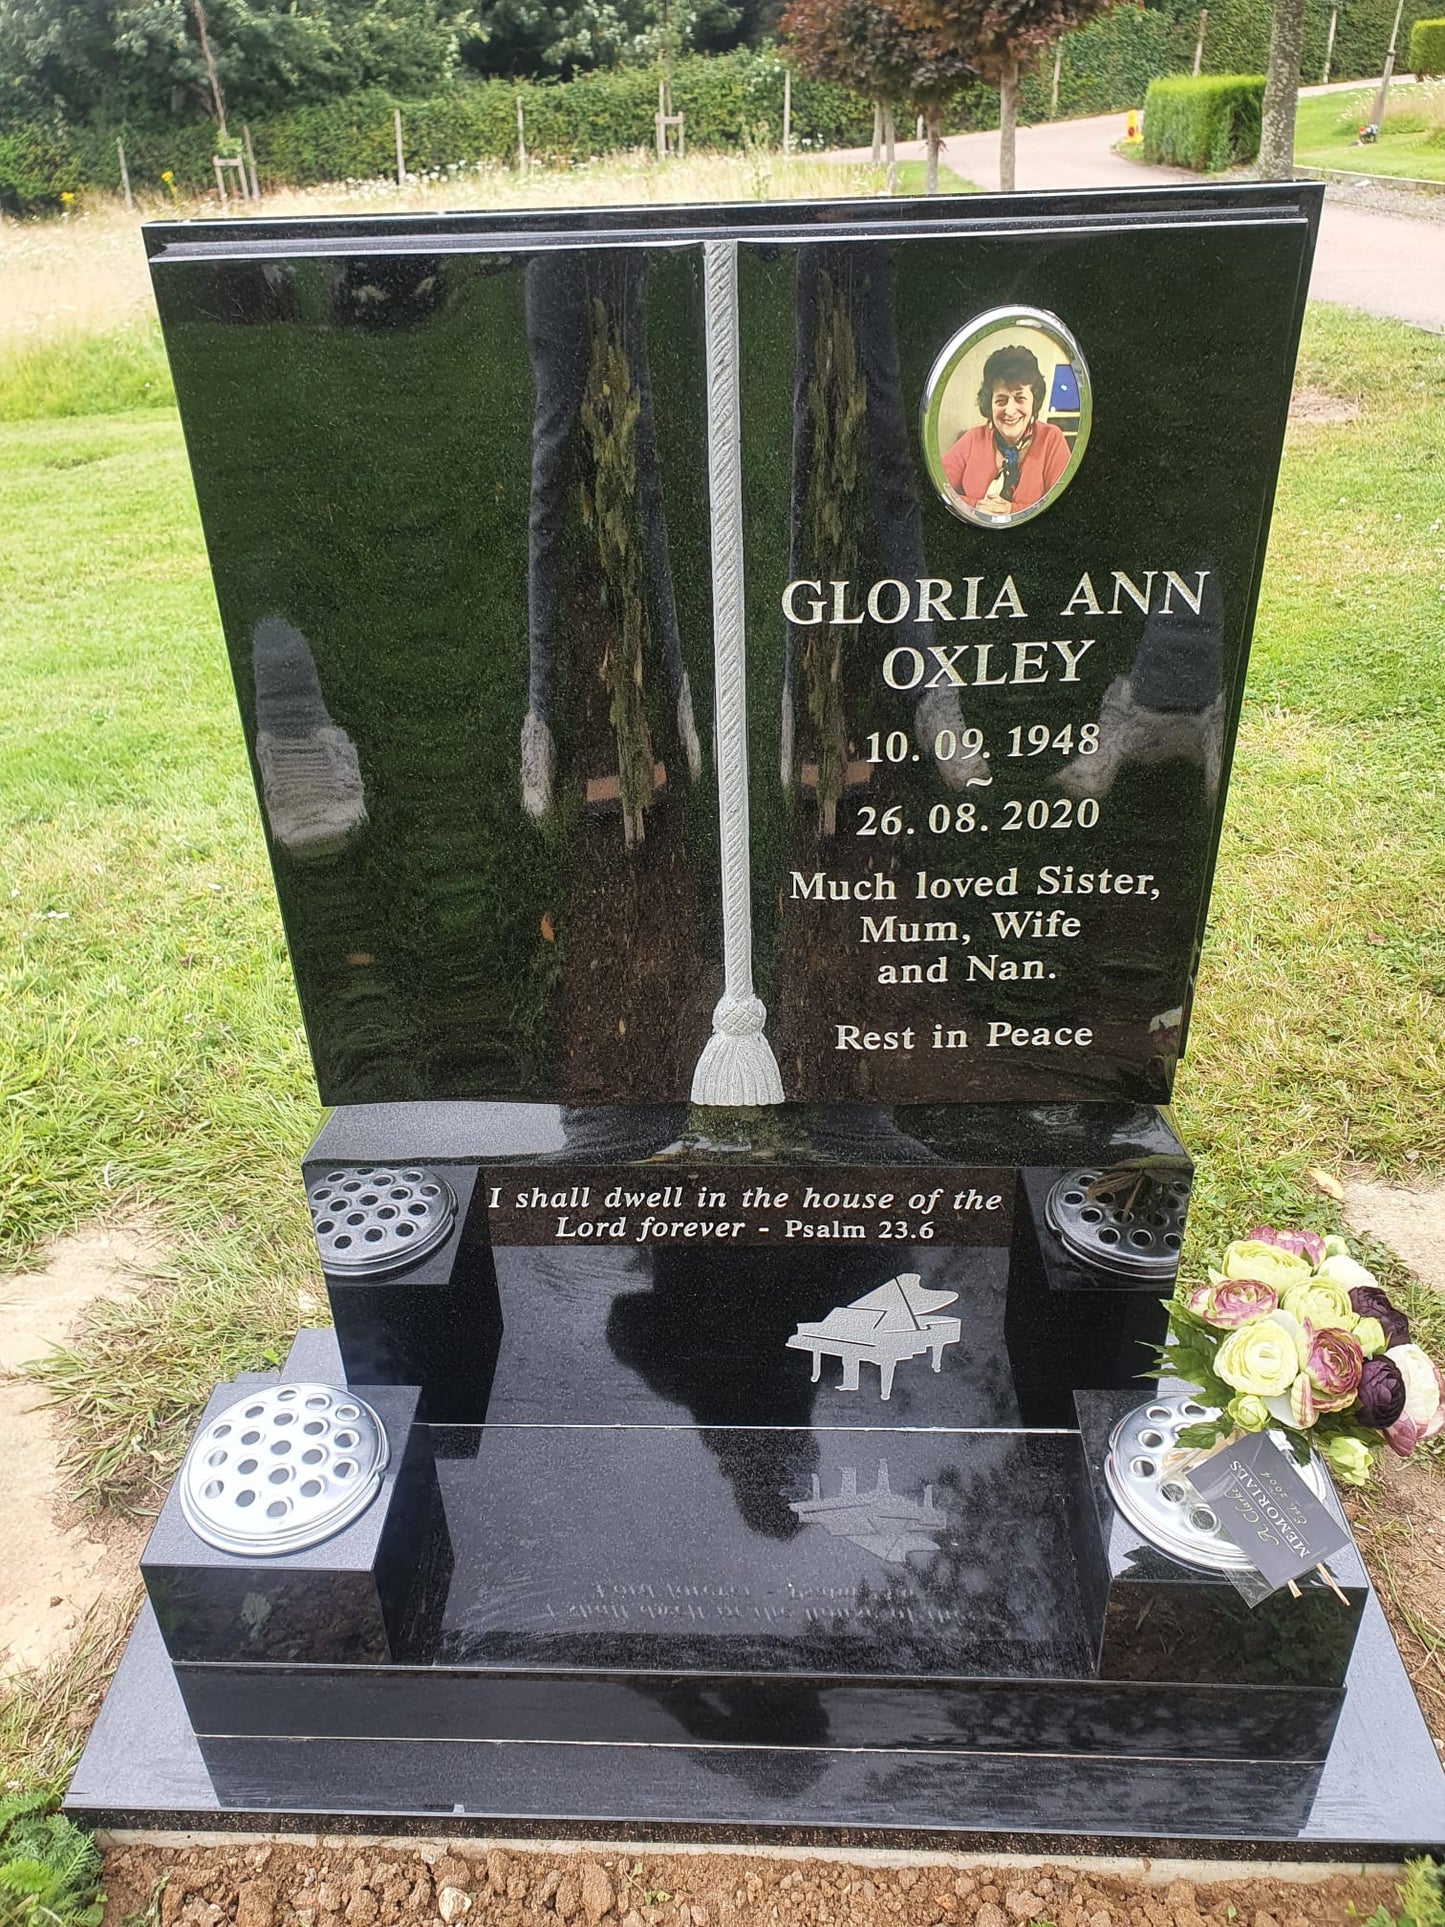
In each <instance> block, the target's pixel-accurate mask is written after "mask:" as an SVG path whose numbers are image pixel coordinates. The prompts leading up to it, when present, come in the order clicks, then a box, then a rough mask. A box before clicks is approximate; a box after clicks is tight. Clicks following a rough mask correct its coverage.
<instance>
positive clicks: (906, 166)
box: [898, 161, 978, 194]
mask: <svg viewBox="0 0 1445 1927" xmlns="http://www.w3.org/2000/svg"><path fill="white" fill-rule="evenodd" d="M926 172H927V163H926V162H924V161H899V163H898V192H899V193H900V194H921V193H922V192H923V177H924V175H925V173H926ZM938 191H939V193H940V194H977V193H978V189H977V188H976V187H975V186H974V184H973V182H972V181H966V180H964V178H963V176H962V175H961V174H955V173H954V171H953V169H952V168H951V167H948V166H945V164H944V163H943V162H942V161H940V162H939V163H938Z"/></svg>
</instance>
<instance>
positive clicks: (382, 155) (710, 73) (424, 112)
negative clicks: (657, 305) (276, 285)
mask: <svg viewBox="0 0 1445 1927" xmlns="http://www.w3.org/2000/svg"><path fill="white" fill-rule="evenodd" d="M657 79H658V76H657V72H656V70H655V69H651V68H642V67H623V68H618V69H615V70H614V71H612V72H608V73H593V74H585V75H583V76H581V77H580V78H579V79H576V80H571V81H565V82H563V81H554V82H550V83H549V82H527V83H523V84H522V85H520V86H517V85H514V84H513V83H512V82H510V81H505V80H488V81H472V82H468V81H461V82H458V84H457V85H456V86H454V87H452V88H450V89H448V90H447V92H445V93H442V94H438V95H435V96H434V97H433V98H432V99H430V100H419V101H398V100H395V99H393V97H392V96H391V95H390V94H387V93H384V92H381V91H380V90H375V89H373V90H370V91H367V92H363V93H357V94H350V95H346V96H344V97H342V98H341V99H338V100H334V101H327V102H325V103H324V104H322V105H318V106H309V107H298V108H296V109H294V110H293V111H292V112H291V113H289V114H280V115H277V116H275V117H274V118H273V119H271V120H268V121H253V122H252V124H251V134H252V138H253V140H254V143H255V148H256V164H257V171H258V172H259V174H260V176H261V181H262V185H263V186H272V187H275V186H286V185H294V186H306V185H311V184H315V183H319V182H323V181H347V180H374V179H376V178H378V177H380V176H388V175H391V174H392V173H394V171H395V168H396V145H395V135H394V132H393V120H392V115H393V111H394V109H395V108H397V107H400V108H401V114H402V137H403V146H404V151H405V155H406V165H407V170H408V172H410V173H413V174H427V173H433V172H438V173H445V172H447V171H448V170H449V169H455V168H462V167H469V166H472V165H474V164H475V163H476V162H477V161H480V160H498V161H507V162H510V161H513V160H515V158H516V150H517V98H518V95H519V94H520V96H521V100H522V110H523V116H524V120H525V125H526V130H527V151H528V153H529V154H530V155H534V156H536V157H538V158H541V159H544V160H545V159H550V158H553V157H566V158H569V159H572V160H578V161H585V160H588V159H590V158H592V157H593V156H596V155H601V154H608V153H615V152H617V151H618V150H625V149H627V148H633V147H643V146H650V145H651V144H652V141H653V138H654V131H653V116H654V114H655V113H656V112H657ZM673 103H674V105H675V106H676V107H677V108H679V109H680V110H681V111H682V112H683V113H684V114H685V115H686V117H687V143H688V146H689V147H694V148H700V147H713V148H717V147H721V148H729V147H732V148H735V147H739V146H740V145H742V143H743V140H744V137H745V133H746V134H747V135H749V136H750V135H752V134H753V133H754V132H755V130H756V129H757V127H758V124H759V123H760V122H766V123H767V125H768V129H769V134H770V138H771V139H773V140H777V138H778V137H779V135H780V134H781V131H782V123H783V63H782V61H781V60H780V59H779V58H778V57H777V55H776V54H775V53H773V52H772V51H771V50H762V51H753V50H749V49H742V50H740V51H738V52H736V53H730V54H720V55H713V56H705V55H695V56H691V57H689V58H686V59H684V60H681V61H679V62H678V63H677V65H676V67H675V69H674V74H673ZM872 129H873V110H872V108H871V106H869V105H868V103H866V102H864V101H861V100H859V99H858V97H857V96H856V95H854V94H850V93H848V92H847V91H846V90H845V89H843V88H841V87H830V86H826V85H824V84H822V83H820V82H817V81H810V80H803V79H798V78H795V80H794V83H793V131H794V135H795V137H796V139H797V142H798V144H799V145H800V146H802V147H805V148H815V149H817V148H825V147H838V146H857V145H860V144H862V143H863V142H866V141H867V140H868V139H869V138H870V137H871V134H872ZM117 136H119V137H121V138H122V139H123V140H124V142H125V154H126V163H127V165H128V167H129V170H130V177H131V182H132V185H133V186H134V187H135V189H136V190H137V192H138V193H141V194H142V195H147V196H149V195H154V194H156V193H158V192H161V191H163V190H162V186H161V183H162V177H163V175H165V174H166V173H170V174H171V175H172V177H173V179H174V182H175V185H176V188H177V189H178V190H179V191H181V192H189V193H200V192H205V191H206V190H207V189H209V188H210V187H212V186H213V184H214V180H215V176H214V172H213V170H212V167H211V156H212V154H213V153H214V152H215V127H214V125H213V124H212V123H211V122H210V121H209V120H187V121H180V122H172V123H168V124H163V125H155V124H145V123H138V122H125V123H121V124H120V125H105V126H102V125H93V126H86V127H71V128H67V127H64V126H60V125H54V126H49V127H37V126H27V127H19V128H13V129H11V130H10V132H9V133H7V134H3V135H0V207H4V208H5V209H6V210H7V211H8V212H11V213H22V214H25V213H40V212H44V211H48V210H53V209H54V208H56V207H57V206H58V205H59V197H60V195H61V193H62V192H72V193H73V192H76V191H79V190H82V189H84V188H87V187H90V188H97V189H104V190H106V191H109V192H114V191H115V190H116V189H117V188H118V187H119V185H120V170H119V163H118V161H117V158H116V147H115V143H116V139H117Z"/></svg>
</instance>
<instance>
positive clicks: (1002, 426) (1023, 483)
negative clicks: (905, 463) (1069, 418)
mask: <svg viewBox="0 0 1445 1927" xmlns="http://www.w3.org/2000/svg"><path fill="white" fill-rule="evenodd" d="M1045 392H1046V391H1045V387H1044V377H1043V371H1042V369H1041V368H1040V367H1039V364H1038V361H1037V359H1036V357H1035V356H1034V354H1033V351H1032V350H1031V349H1029V348H1025V347H1023V346H1021V345H1020V346H1014V347H1010V348H996V349H995V350H994V352H993V353H992V354H991V355H990V356H989V358H988V360H987V361H986V362H985V363H984V364H983V385H982V387H980V389H979V391H978V411H979V413H980V414H981V415H982V416H983V418H984V419H983V420H982V421H981V422H980V423H979V425H978V427H977V428H968V429H965V430H964V432H963V434H961V435H960V436H959V438H958V440H957V441H956V442H955V443H954V444H953V447H952V448H950V449H949V450H948V452H947V454H946V455H945V456H944V458H943V472H944V474H945V475H946V476H947V477H948V483H949V486H950V488H952V489H954V490H955V492H956V493H957V494H958V496H959V497H960V499H961V500H962V501H963V503H964V506H965V507H966V508H970V509H973V510H975V511H976V512H978V513H979V514H982V515H995V516H998V517H1000V518H1001V519H1002V518H1004V517H1007V516H1009V515H1012V514H1014V513H1016V512H1017V511H1018V510H1019V509H1027V508H1032V507H1033V506H1034V505H1035V503H1037V502H1041V501H1042V500H1043V498H1044V496H1045V495H1047V494H1048V492H1049V490H1050V489H1051V488H1052V487H1053V486H1054V483H1055V482H1057V481H1058V479H1059V477H1060V476H1061V475H1062V474H1063V472H1064V470H1065V469H1066V468H1067V467H1068V465H1069V444H1068V443H1067V442H1066V441H1065V440H1064V437H1063V435H1062V434H1061V433H1060V431H1059V430H1058V429H1057V428H1055V427H1054V424H1053V423H1052V422H1041V421H1040V420H1039V410H1040V409H1041V408H1042V407H1043V405H1044V394H1045Z"/></svg>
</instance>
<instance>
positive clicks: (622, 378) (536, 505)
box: [522, 250, 716, 1102]
mask: <svg viewBox="0 0 1445 1927" xmlns="http://www.w3.org/2000/svg"><path fill="white" fill-rule="evenodd" d="M647 276H648V263H647V261H646V259H645V258H644V257H642V256H640V255H638V254H635V253H625V252H623V251H620V250H597V251H594V252H589V253H587V254H585V255H583V254H579V253H576V252H570V251H569V252H566V253H562V252H558V253H555V254H551V253H549V254H538V255H535V256H533V257H532V259H531V260H530V261H529V262H528V264H527V269H526V282H525V291H524V292H525V308H526V326H527V350H528V355H529V358H530V362H531V370H532V378H533V385H534V389H535V406H534V413H533V420H532V434H531V477H530V497H529V510H528V518H529V519H528V530H529V538H528V566H529V575H528V651H529V656H528V660H529V671H528V710H527V715H526V719H525V722H524V724H523V728H522V800H523V804H524V807H525V808H526V810H527V812H528V813H529V814H530V815H531V816H533V817H535V818H537V819H539V820H545V827H546V834H545V836H544V838H542V839H539V840H541V841H544V842H546V843H547V844H548V846H549V847H552V848H554V849H555V850H556V851H557V852H558V854H559V855H560V856H561V859H562V864H561V875H560V877H559V888H558V893H557V895H556V896H554V897H553V899H552V900H551V902H550V903H548V904H547V905H546V906H545V909H546V913H547V914H546V921H545V931H546V933H547V942H546V958H547V963H548V965H549V966H550V968H551V970H552V973H553V977H554V979H555V983H556V986H557V989H558V992H559V1005H560V1008H559V1012H558V1015H559V1018H560V1024H559V1028H560V1032H561V1036H562V1038H563V1039H564V1053H565V1054H564V1057H563V1060H562V1061H561V1063H560V1064H558V1065H557V1066H556V1067H555V1070H556V1073H558V1075H557V1085H558V1087H560V1091H561V1092H562V1093H563V1094H565V1095H566V1096H567V1097H568V1098H569V1099H572V1100H577V1101H584V1102H604V1101H614V1102H615V1101H616V1099H617V1098H618V1097H620V1096H625V1095H626V1094H628V1093H629V1092H638V1093H649V1094H651V1093H657V1094H661V1093H663V1092H667V1091H675V1090H677V1089H679V1088H683V1087H685V1086H686V1083H687V1080H688V1078H689V1076H690V1074H691V1069H692V1065H693V1064H694V1063H695V1062H696V1058H697V1053H698V1051H699V1049H700V1048H701V1045H702V1041H703V1039H705V1038H706V1036H707V1031H708V1026H709V1019H710V1014H711V1007H712V1001H713V999H714V998H715V996H716V990H715V979H714V974H713V972H712V971H711V970H710V969H709V963H708V959H707V958H706V957H705V956H704V955H703V954H702V951H701V949H700V944H699V912H698V904H697V891H698V887H699V886H698V875H699V863H700V859H699V855H698V838H699V836H705V835H706V831H705V830H703V829H702V828H701V827H700V824H699V820H698V816H697V811H698V809H700V808H701V807H702V806H701V800H700V798H695V797H694V796H692V795H688V794H684V793H683V792H684V791H685V790H686V785H685V784H677V783H674V784H671V785H670V786H668V788H667V789H664V790H656V791H655V790H654V761H653V743H654V741H655V740H656V736H657V731H658V727H659V723H660V722H661V720H662V719H661V716H660V715H659V705H658V702H657V695H656V685H657V681H658V678H657V675H656V673H655V669H654V666H653V658H654V656H655V654H656V650H657V645H659V644H660V645H661V655H662V664H661V667H662V668H663V670H664V672H665V689H666V700H667V704H668V708H669V713H670V717H671V721H672V724H673V726H675V729H676V732H677V736H678V739H679V740H680V742H681V743H682V746H683V752H684V755H685V757H686V761H687V765H688V771H689V774H690V775H691V776H692V777H693V778H694V779H695V778H697V777H698V776H700V774H701V769H702V748H701V744H700V743H699V741H698V738H697V731H696V728H695V725H694V721H693V709H692V693H691V686H690V683H689V680H688V674H687V671H686V669H685V667H684V660H683V654H682V645H681V636H680V631H679V623H678V611H677V605H676V599H675V596H674V588H673V575H672V564H671V559H670V550H669V539H668V529H667V523H666V520H665V518H664V514H663V495H662V480H661V470H660V465H659V459H658V451H657V442H656V433H655V424H654V419H653V402H652V375H651V368H650V360H649V352H648V340H647V303H646V290H647ZM574 481H575V483H576V484H577V486H576V487H575V488H574V487H573V483H574ZM682 497H683V500H684V502H685V501H686V500H687V495H686V491H685V490H683V491H682ZM569 559H570V560H571V563H572V567H571V568H570V570H569V568H568V566H567V564H568V560H569ZM559 758H561V759H562V761H563V762H564V763H566V764H569V765H571V766H573V767H578V766H580V767H581V768H582V769H584V770H585V771H586V774H587V777H588V780H587V782H586V784H585V789H584V785H583V784H582V783H581V782H578V783H576V784H569V785H565V786H562V787H560V788H559V786H558V785H559V779H558V774H557V770H558V759H559ZM614 759H615V760H614ZM613 769H615V771H616V774H615V775H613V774H612V773H611V771H612V770H613ZM609 812H610V813H609ZM645 812H646V813H647V814H646V816H645V815H644V813H645ZM619 814H620V819H621V830H622V834H621V836H619V835H618V816H619ZM644 824H645V837H644ZM702 847H704V848H705V847H706V845H705V843H704V844H703V845H702Z"/></svg>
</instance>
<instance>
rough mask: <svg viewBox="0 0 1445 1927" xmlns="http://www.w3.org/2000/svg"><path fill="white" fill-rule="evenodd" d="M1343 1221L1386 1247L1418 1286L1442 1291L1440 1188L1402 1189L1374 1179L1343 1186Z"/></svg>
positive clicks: (1444, 1253)
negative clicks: (1408, 1271)
mask: <svg viewBox="0 0 1445 1927" xmlns="http://www.w3.org/2000/svg"><path fill="white" fill-rule="evenodd" d="M1345 1218H1346V1220H1347V1221H1348V1222H1349V1224H1350V1225H1351V1226H1353V1228H1354V1229H1355V1230H1356V1231H1364V1232H1368V1233H1369V1235H1370V1236H1371V1237H1373V1238H1378V1239H1379V1240H1380V1243H1381V1244H1386V1245H1388V1246H1389V1247H1390V1249H1391V1251H1393V1252H1394V1253H1395V1255H1396V1257H1398V1258H1401V1259H1403V1261H1404V1262H1405V1263H1406V1264H1407V1265H1408V1266H1409V1267H1410V1269H1411V1271H1413V1272H1414V1274H1415V1276H1416V1277H1417V1278H1418V1279H1419V1280H1420V1282H1421V1284H1424V1285H1429V1286H1430V1287H1431V1289H1432V1290H1434V1291H1445V1184H1437V1185H1434V1186H1429V1187H1424V1188H1422V1189H1420V1190H1413V1189H1412V1190H1407V1189H1406V1188H1405V1187H1404V1186H1403V1185H1398V1184H1381V1183H1380V1182H1379V1181H1378V1180H1376V1179H1367V1178H1349V1179H1347V1180H1346V1182H1345Z"/></svg>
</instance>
